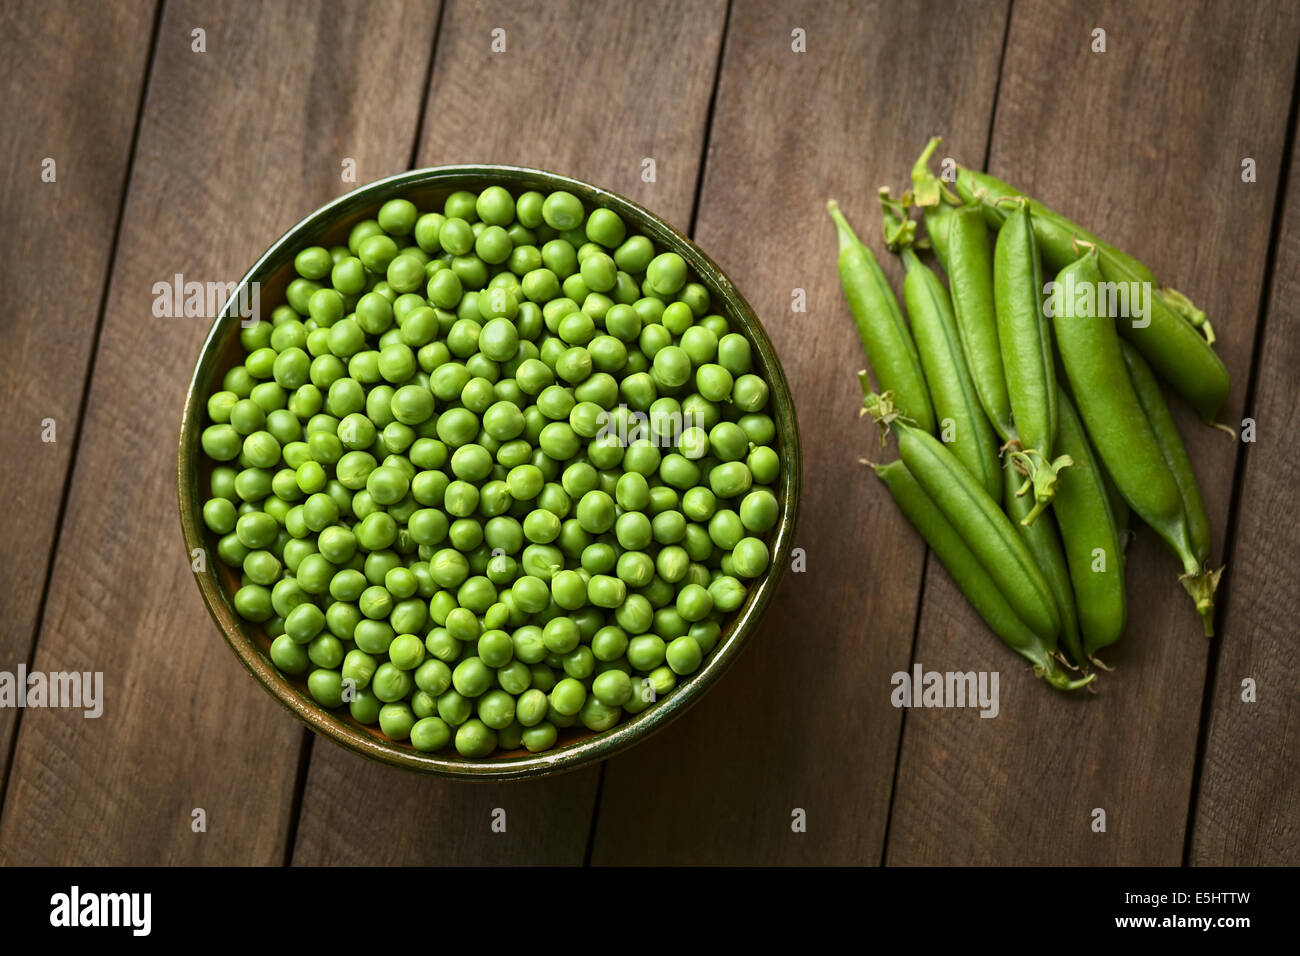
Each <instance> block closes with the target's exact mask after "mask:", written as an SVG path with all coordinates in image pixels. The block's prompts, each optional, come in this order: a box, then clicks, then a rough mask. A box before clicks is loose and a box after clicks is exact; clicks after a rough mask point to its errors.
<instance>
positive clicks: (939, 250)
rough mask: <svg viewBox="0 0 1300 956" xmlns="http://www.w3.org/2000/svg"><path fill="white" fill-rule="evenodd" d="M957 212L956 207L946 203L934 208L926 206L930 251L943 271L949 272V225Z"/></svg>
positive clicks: (926, 226) (925, 214)
mask: <svg viewBox="0 0 1300 956" xmlns="http://www.w3.org/2000/svg"><path fill="white" fill-rule="evenodd" d="M956 212H957V207H956V206H950V205H949V204H948V203H946V202H941V203H938V204H937V205H934V206H926V207H925V211H924V216H925V234H926V237H927V238H928V239H929V240H930V250H931V251H932V252H933V253H934V257H935V258H936V259H938V260H939V265H940V266H942V267H943V271H944V272H947V271H948V270H949V262H950V260H949V258H948V234H949V232H950V231H951V227H950V226H949V223H951V222H952V219H953V216H954V215H955V214H956Z"/></svg>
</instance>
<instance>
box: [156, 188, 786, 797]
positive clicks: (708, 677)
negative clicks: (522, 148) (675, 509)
mask: <svg viewBox="0 0 1300 956" xmlns="http://www.w3.org/2000/svg"><path fill="white" fill-rule="evenodd" d="M475 180H478V181H480V182H484V181H488V180H491V181H493V182H498V183H502V184H505V185H507V187H508V188H510V189H511V191H512V192H514V193H515V194H516V195H517V193H518V190H520V189H523V188H534V189H539V190H544V191H553V190H556V189H565V190H568V191H570V192H573V193H574V194H575V195H577V196H579V198H580V199H582V200H583V203H584V205H586V206H588V208H592V206H593V204H594V205H599V206H604V207H606V208H610V209H613V210H614V211H615V212H617V213H619V215H620V217H622V218H623V219H624V221H626V222H628V223H629V226H631V225H633V224H635V227H636V228H637V229H639V230H640V231H641V232H642V233H643V234H646V235H648V236H649V237H650V238H651V239H653V240H654V241H655V242H656V243H657V244H658V245H660V246H661V247H664V248H668V249H670V250H671V251H675V252H678V253H679V254H680V255H682V257H683V258H684V259H685V260H686V262H687V265H688V266H689V267H690V269H691V271H692V272H694V273H695V275H696V276H697V278H698V279H699V281H701V282H702V283H704V284H705V285H706V286H708V287H709V291H710V294H711V296H716V297H718V298H720V300H721V301H722V302H723V303H724V305H725V308H724V309H721V310H719V311H723V312H725V313H726V315H727V317H728V318H730V319H733V320H734V321H738V322H739V324H740V326H741V328H742V330H743V332H744V334H745V337H746V338H747V339H748V340H749V341H750V342H751V344H753V345H754V346H755V347H756V351H757V352H758V354H759V358H760V368H761V369H762V370H763V372H764V373H765V378H766V379H767V381H768V383H769V386H770V388H771V391H772V399H771V402H772V404H771V406H770V412H771V413H772V418H773V421H774V423H775V424H776V426H777V433H778V437H779V439H780V443H779V445H778V447H779V449H780V452H781V454H782V457H783V458H784V459H785V460H784V461H783V468H782V471H781V484H780V489H779V490H780V496H781V499H782V500H781V502H780V503H781V508H782V510H781V517H780V518H779V520H778V523H777V526H776V533H775V535H774V537H773V539H772V547H771V552H772V560H771V564H770V566H769V568H768V570H767V571H766V572H765V573H764V575H763V576H762V578H760V579H759V580H758V582H757V584H756V586H754V587H752V588H751V590H750V594H749V597H748V598H747V600H746V602H745V604H744V605H743V606H742V608H741V609H740V611H739V613H738V615H737V616H736V617H735V618H733V619H732V621H731V622H730V624H729V626H728V627H727V629H726V630H725V631H724V632H723V634H722V637H721V639H720V640H719V642H718V645H717V646H716V647H715V648H714V649H713V651H712V652H711V653H709V654H708V655H707V656H706V657H705V660H704V665H703V666H702V667H701V668H700V669H699V670H698V671H696V672H695V673H694V674H691V675H689V676H688V677H687V678H686V679H685V680H683V681H681V682H680V683H679V684H678V685H677V687H676V688H674V690H673V691H671V692H670V693H669V694H668V695H667V696H666V697H664V698H663V699H661V700H660V701H659V702H657V703H656V704H655V705H653V706H651V707H648V708H647V709H645V710H643V711H641V712H640V713H638V714H635V715H632V716H631V717H628V718H626V719H623V720H621V721H620V722H619V723H618V724H616V725H615V726H614V727H612V728H610V729H609V730H605V731H601V732H597V733H594V734H592V735H591V736H588V737H585V738H582V739H580V740H577V741H574V742H572V743H568V744H563V745H561V746H559V747H557V748H556V749H553V750H549V751H544V752H542V753H538V754H528V755H526V756H512V757H500V758H492V759H486V760H471V759H468V758H463V757H461V756H459V755H458V754H454V752H453V754H452V755H450V756H448V755H445V754H444V753H424V752H421V751H417V750H414V749H413V748H409V747H404V746H402V745H400V744H396V743H393V742H390V741H388V740H387V739H386V738H380V737H377V736H374V735H370V734H366V733H363V732H362V731H360V730H358V729H357V728H356V727H354V726H352V725H351V724H350V723H349V722H348V721H347V720H345V719H344V718H342V717H339V716H337V715H335V714H333V713H331V712H330V711H328V710H326V709H325V708H323V707H321V706H320V705H319V704H317V703H316V702H315V701H313V700H311V699H309V698H308V697H306V696H305V695H304V694H302V693H301V691H299V690H298V688H297V687H295V686H294V684H293V683H292V682H290V680H289V679H287V678H286V677H285V676H284V675H283V674H281V673H280V671H279V670H278V669H277V668H276V667H275V665H274V664H273V663H272V662H271V661H270V659H269V657H267V656H266V655H265V654H264V653H263V652H262V650H261V649H260V647H259V646H258V644H257V642H256V641H255V640H254V639H253V637H252V636H250V635H249V634H246V633H245V631H244V627H245V626H246V625H245V624H244V623H243V622H242V621H241V620H240V619H239V618H238V617H237V615H236V614H235V613H234V609H233V605H232V604H231V598H230V596H229V595H227V594H226V592H225V590H224V589H223V587H222V585H221V582H220V580H219V579H218V577H217V573H216V568H215V561H216V560H217V559H216V556H215V551H214V550H213V549H210V548H209V547H208V544H207V540H206V539H207V536H208V535H209V534H210V532H208V530H207V527H206V526H205V525H204V524H203V522H202V517H201V511H202V504H201V498H202V494H201V493H200V491H199V488H198V475H199V465H200V463H201V459H200V445H199V436H200V434H201V433H202V430H203V428H204V427H205V422H204V418H205V415H206V404H207V398H206V395H201V394H200V386H201V385H203V386H205V387H204V391H206V390H207V388H209V387H210V382H209V383H205V382H203V381H202V380H203V379H204V377H205V374H204V373H205V371H207V370H208V369H209V367H210V366H213V365H215V364H216V362H217V359H218V356H219V354H220V352H221V350H222V348H223V346H224V344H225V339H226V336H227V335H229V334H230V333H231V331H232V329H233V328H234V327H235V326H237V325H238V322H239V315H238V314H237V313H236V312H235V311H234V309H233V306H234V305H235V304H236V303H238V302H240V301H241V298H242V294H243V293H244V290H245V289H246V288H247V287H248V285H249V283H251V282H254V281H259V282H260V281H261V279H262V278H263V277H264V274H269V273H272V272H274V271H276V270H278V269H279V268H280V267H281V266H282V265H283V264H284V261H286V260H285V259H284V257H285V256H286V255H287V256H288V257H289V259H291V258H292V256H293V254H294V253H295V252H296V250H298V249H299V248H301V247H302V246H304V245H306V244H310V243H311V242H312V241H313V240H314V239H316V238H320V237H322V236H323V234H324V233H325V232H327V231H328V230H329V229H330V228H331V227H332V226H335V225H336V224H337V223H338V221H340V220H341V219H344V218H346V217H347V215H348V214H349V213H355V212H357V211H360V210H364V209H366V208H368V207H370V206H375V205H377V204H379V203H381V202H383V201H384V200H386V199H390V198H395V196H396V195H397V194H398V193H400V192H401V191H402V190H405V189H413V188H420V187H425V188H428V187H432V188H437V187H440V186H441V187H445V188H456V187H457V186H462V187H467V186H470V185H471V183H472V182H473V181H475ZM525 183H527V184H528V185H525ZM484 184H487V183H486V182H484ZM213 377H214V378H215V373H214V375H213ZM787 418H788V422H787V421H786V419H787ZM800 463H801V452H800V447H799V430H798V423H797V420H796V417H795V407H794V398H793V394H792V393H791V391H790V386H789V383H788V382H787V380H786V377H785V372H784V370H783V368H782V366H781V362H780V359H779V358H778V357H777V354H776V350H775V349H774V348H773V346H772V343H771V340H770V339H769V338H768V336H767V332H766V330H765V329H764V328H763V325H762V323H761V322H760V320H759V318H758V316H757V314H756V313H755V312H754V310H753V308H752V307H751V306H750V304H749V303H748V301H747V300H746V299H745V298H744V296H742V295H741V294H740V291H739V290H738V289H737V288H736V287H735V285H734V284H733V283H732V282H731V280H730V278H729V277H728V276H727V275H726V273H725V272H723V271H722V269H721V268H719V267H718V265H717V264H716V263H715V262H714V261H713V260H712V259H710V258H709V257H708V256H707V255H706V254H705V253H704V251H703V250H701V249H700V248H699V247H698V246H697V245H696V244H695V243H694V242H693V241H692V240H691V239H690V238H688V237H687V236H685V235H683V234H682V233H681V232H679V231H678V230H677V229H676V228H674V227H673V226H671V225H670V224H669V223H668V222H667V221H666V220H664V219H662V218H661V217H659V216H657V215H655V214H654V213H652V212H650V210H648V209H646V208H644V207H643V206H641V205H639V204H638V203H635V202H633V201H632V200H630V199H627V198H625V197H623V196H621V195H619V194H618V193H615V192H613V191H611V190H608V189H604V188H602V187H600V186H595V185H593V184H590V183H586V182H583V181H582V180H578V179H573V178H571V177H568V176H564V175H562V174H559V173H552V172H549V171H547V170H542V169H536V168H532V167H526V166H510V165H499V164H479V163H475V164H458V165H447V166H432V167H424V168H421V169H413V170H408V171H406V172H402V173H397V174H395V175H392V176H387V177H384V178H382V179H377V180H374V181H373V182H369V183H366V184H364V185H362V186H359V187H357V188H356V189H354V190H351V191H349V192H347V193H344V194H343V195H341V196H338V197H336V198H335V199H332V200H331V201H329V202H328V203H326V204H324V205H323V206H321V207H319V208H318V209H316V210H315V211H314V212H312V213H310V214H308V215H307V216H305V217H304V218H303V219H301V220H299V221H298V222H297V223H295V224H294V225H292V226H290V227H289V228H288V229H287V230H286V231H285V232H284V233H283V234H282V235H281V236H280V237H279V238H278V239H277V240H276V241H275V242H274V243H273V244H272V245H271V246H270V247H269V248H268V249H267V250H266V251H265V252H264V253H262V255H260V256H259V257H258V258H257V260H256V261H255V262H254V263H253V265H252V266H251V267H250V268H249V269H248V271H247V272H245V273H244V275H243V277H242V278H241V279H240V280H239V282H238V283H237V285H236V286H235V288H234V290H233V291H232V292H231V293H230V295H229V297H228V298H227V300H226V302H225V304H224V305H223V306H222V307H221V309H220V310H219V311H218V313H217V317H216V319H215V320H214V321H213V323H212V327H211V328H210V329H209V331H208V334H207V336H206V337H205V339H204V341H203V345H202V347H201V348H200V350H199V354H198V357H197V359H196V361H195V365H194V371H193V374H192V375H191V377H190V382H189V386H188V387H187V389H186V394H185V405H184V410H183V413H182V416H181V423H180V436H179V441H178V445H177V501H178V505H179V509H180V519H181V530H182V535H183V537H184V541H185V547H186V551H187V553H188V554H189V555H191V556H193V555H194V554H195V551H196V549H201V550H202V551H203V553H204V555H205V556H206V555H208V554H211V556H212V562H208V561H206V559H205V562H204V565H203V569H202V570H199V571H195V572H194V577H195V580H196V582H197V584H198V587H199V591H200V593H201V594H202V596H203V603H204V605H205V607H206V608H207V610H208V614H209V615H210V616H211V617H212V619H213V621H214V622H215V623H216V624H217V626H218V629H219V630H220V631H221V633H222V637H223V638H224V639H225V641H226V643H227V644H228V645H229V646H230V648H231V649H232V650H233V651H234V652H235V655H236V656H237V657H238V658H239V661H240V663H242V664H243V665H244V667H245V669H246V670H247V671H248V672H249V673H250V674H251V675H252V676H253V677H255V678H256V679H257V681H258V683H260V684H261V685H262V687H263V688H264V689H265V690H266V691H267V692H268V693H269V694H270V695H271V696H272V697H273V698H274V699H275V700H276V701H277V702H278V703H279V704H280V705H281V706H282V707H283V708H285V709H286V710H288V711H289V712H290V713H292V714H293V715H294V716H295V717H297V718H298V719H299V720H300V721H302V722H303V723H304V724H306V725H307V727H309V728H310V729H311V730H313V731H314V732H316V733H317V734H319V735H321V736H324V737H327V738H329V739H330V740H332V741H333V742H335V743H337V744H339V745H341V746H342V747H344V748H346V749H348V750H351V751H352V752H354V753H357V754H360V755H361V756H363V757H367V758H369V759H371V760H374V761H378V762H381V763H385V764H387V765H389V766H396V767H399V768H402V769H406V770H411V771H416V772H423V773H425V774H429V775H433V776H438V777H443V778H450V779H462V780H475V781H505V780H519V779H526V778H536V777H541V776H551V775H555V774H559V773H563V772H567V771H571V770H576V769H578V768H580V767H582V766H586V765H588V764H591V763H594V762H596V761H599V760H604V759H606V758H608V757H611V756H614V755H615V754H617V753H620V752H622V751H624V750H626V749H627V748H629V747H631V746H632V745H633V744H635V743H639V742H640V741H642V740H645V739H646V738H648V737H650V736H652V735H653V734H655V733H658V732H659V731H660V730H662V729H664V728H665V727H666V726H668V724H670V723H671V722H672V721H673V720H675V719H676V718H677V717H679V716H680V715H681V714H682V713H683V712H684V711H685V710H686V709H687V708H688V707H689V706H690V705H691V704H693V703H694V702H695V701H696V700H698V699H699V698H700V696H701V695H702V694H703V693H704V692H705V691H706V690H707V689H708V688H709V687H711V686H712V685H713V684H714V683H715V682H716V681H717V679H718V678H719V677H720V676H721V675H722V673H723V672H724V671H725V670H726V669H727V668H728V667H730V665H731V664H732V663H733V662H734V661H735V659H736V658H737V657H738V656H739V653H740V651H741V650H742V648H743V647H744V646H745V644H746V642H747V641H748V639H749V637H750V636H751V635H752V633H753V630H754V628H755V626H756V624H757V622H758V620H759V619H760V617H761V616H762V614H763V612H764V611H765V610H766V609H767V607H768V605H769V604H770V603H771V601H772V598H773V596H774V595H775V593H776V590H777V588H778V586H779V584H780V581H781V579H782V577H783V576H784V573H785V570H786V565H787V564H788V563H789V561H790V557H791V551H792V549H793V543H794V531H795V525H796V522H797V518H798V512H799V497H800V486H801V474H800V471H801V464H800Z"/></svg>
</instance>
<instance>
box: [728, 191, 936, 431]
mask: <svg viewBox="0 0 1300 956" xmlns="http://www.w3.org/2000/svg"><path fill="white" fill-rule="evenodd" d="M826 208H827V210H828V211H829V212H830V214H831V219H832V220H834V222H835V230H836V234H837V235H838V237H839V247H840V254H839V273H840V284H841V285H842V286H843V287H844V297H845V298H846V299H848V302H849V312H850V313H852V315H853V321H854V322H855V323H856V324H857V327H858V335H859V336H860V337H861V339H862V347H863V348H864V349H865V350H866V353H867V361H868V362H869V363H870V365H871V371H872V372H873V374H874V375H875V377H876V382H877V384H878V385H879V386H880V389H881V391H882V392H884V391H888V392H892V393H893V396H894V401H895V402H896V403H897V407H898V408H899V409H901V410H902V412H903V414H905V415H907V416H908V417H909V418H910V419H912V421H914V422H916V424H917V427H919V428H921V429H923V430H925V431H927V432H933V431H934V411H933V409H932V406H931V404H930V393H929V391H928V390H927V389H926V385H925V376H924V374H923V373H922V371H921V360H920V357H919V356H918V355H917V352H916V345H915V343H914V342H913V341H912V335H911V333H910V332H908V330H907V325H906V324H905V323H904V321H903V313H902V311H901V310H900V309H899V307H898V300H897V299H896V298H894V293H893V290H892V289H890V287H889V281H888V280H887V279H886V278H885V274H884V272H883V271H881V268H880V264H879V263H878V262H877V261H876V257H875V256H874V255H872V254H871V250H870V249H868V248H867V247H866V246H864V245H863V244H862V243H861V241H859V239H858V237H857V236H856V235H854V233H853V229H852V227H850V226H849V224H848V221H847V220H845V218H844V216H843V214H842V213H841V212H840V207H839V205H838V204H837V203H836V202H835V201H834V200H831V201H830V202H828V203H827V204H826ZM719 349H721V343H720V344H719ZM722 364H723V365H726V363H725V362H724V363H722Z"/></svg>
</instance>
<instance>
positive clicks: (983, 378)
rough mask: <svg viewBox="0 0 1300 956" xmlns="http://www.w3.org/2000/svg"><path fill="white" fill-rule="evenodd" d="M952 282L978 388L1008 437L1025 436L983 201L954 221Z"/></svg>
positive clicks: (951, 230)
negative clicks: (1001, 331) (1007, 366)
mask: <svg viewBox="0 0 1300 956" xmlns="http://www.w3.org/2000/svg"><path fill="white" fill-rule="evenodd" d="M947 244H948V252H947V255H948V262H947V265H946V266H945V268H946V269H947V271H948V285H949V288H950V289H951V291H952V309H953V314H954V316H955V317H956V321H957V331H958V333H959V334H960V335H961V344H962V351H964V352H965V353H966V361H967V363H969V365H970V371H971V377H972V378H973V379H974V380H975V391H976V393H977V394H978V395H979V398H980V404H981V405H983V407H984V412H985V414H986V415H988V418H989V421H990V422H992V424H993V427H994V428H995V429H996V430H997V433H998V435H1000V436H1001V438H1002V440H1003V441H1004V442H1008V441H1013V440H1015V439H1016V438H1018V437H1019V436H1018V435H1017V433H1016V428H1015V424H1014V422H1013V419H1012V416H1011V397H1010V396H1009V395H1008V394H1007V379H1006V373H1005V372H1004V370H1003V368H1002V353H1001V351H1000V347H999V345H998V326H997V316H996V313H995V312H994V306H993V255H992V251H991V249H990V248H989V231H988V227H987V226H986V225H985V223H984V219H983V217H982V216H981V214H980V207H979V206H978V205H971V204H968V205H965V206H962V207H961V208H960V209H958V210H956V211H955V212H954V213H952V215H951V216H950V217H949V220H948V243H947Z"/></svg>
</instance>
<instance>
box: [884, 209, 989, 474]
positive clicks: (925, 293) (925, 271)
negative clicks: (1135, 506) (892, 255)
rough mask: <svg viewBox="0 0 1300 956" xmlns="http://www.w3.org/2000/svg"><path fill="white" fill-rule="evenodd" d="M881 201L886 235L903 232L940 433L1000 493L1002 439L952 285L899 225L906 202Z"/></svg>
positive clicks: (916, 326) (909, 289)
mask: <svg viewBox="0 0 1300 956" xmlns="http://www.w3.org/2000/svg"><path fill="white" fill-rule="evenodd" d="M881 203H882V209H883V216H884V224H885V232H886V234H887V235H895V236H901V237H902V238H901V239H899V240H898V242H897V243H896V244H897V245H899V249H898V253H899V255H900V256H901V257H902V260H903V269H904V271H905V275H904V278H903V302H904V304H905V305H906V306H907V314H908V316H909V318H910V319H911V324H912V335H913V336H914V337H915V340H916V348H917V352H918V353H919V355H920V358H921V369H922V371H924V372H925V381H926V384H927V385H928V386H929V390H930V400H931V402H932V404H933V406H934V415H935V418H936V419H937V423H938V429H939V435H940V436H941V437H942V439H943V441H944V443H945V444H947V445H948V447H949V448H950V449H952V452H953V454H954V455H956V456H957V458H958V459H959V460H960V461H961V463H962V464H963V465H965V466H966V469H967V470H968V471H969V472H970V473H971V474H972V475H974V476H975V478H976V479H977V480H978V481H979V482H980V483H981V484H982V485H983V486H984V489H985V490H986V491H987V492H988V493H989V495H990V497H996V496H997V495H998V494H999V493H1000V489H1001V487H1002V476H1001V474H1000V469H999V467H998V457H997V444H996V442H995V440H994V436H993V428H992V426H991V425H989V420H988V418H987V416H985V414H984V409H983V408H982V407H981V406H980V401H979V396H978V394H976V391H975V384H974V382H973V381H972V380H971V374H970V370H969V369H968V368H967V367H966V358H965V356H964V355H963V354H962V347H961V339H960V336H958V334H957V324H956V320H955V319H954V318H953V314H952V303H951V301H950V300H949V298H948V290H947V289H945V288H944V287H943V281H942V280H941V279H940V278H939V277H938V276H937V275H935V273H934V270H933V269H931V268H930V267H929V266H927V265H925V264H924V263H923V262H921V260H920V258H919V257H918V256H917V254H916V250H914V249H913V248H912V247H911V246H910V245H909V244H908V243H910V242H911V239H910V236H909V234H907V233H906V232H905V231H904V230H902V229H901V228H900V226H901V222H900V219H899V214H900V210H901V207H900V206H899V205H898V204H897V203H894V202H893V201H891V200H890V199H889V198H888V194H887V193H883V192H882V194H881ZM903 214H905V213H903Z"/></svg>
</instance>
